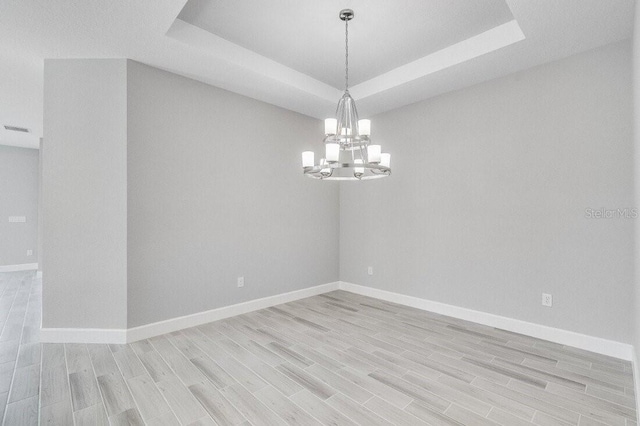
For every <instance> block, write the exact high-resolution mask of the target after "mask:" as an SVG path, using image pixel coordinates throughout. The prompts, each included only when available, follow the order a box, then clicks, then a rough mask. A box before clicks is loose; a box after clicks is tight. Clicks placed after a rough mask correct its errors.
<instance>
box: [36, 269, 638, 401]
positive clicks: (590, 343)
mask: <svg viewBox="0 0 640 426" xmlns="http://www.w3.org/2000/svg"><path fill="white" fill-rule="evenodd" d="M338 289H340V290H345V291H349V292H352V293H356V294H361V295H363V296H369V297H373V298H376V299H381V300H386V301H388V302H393V303H398V304H401V305H405V306H411V307H414V308H418V309H422V310H425V311H430V312H435V313H438V314H442V315H448V316H451V317H454V318H459V319H463V320H467V321H471V322H475V323H478V324H483V325H487V326H490V327H496V328H500V329H503V330H508V331H512V332H515V333H520V334H524V335H527V336H532V337H536V338H539V339H544V340H548V341H551V342H555V343H560V344H562V345H568V346H573V347H576V348H580V349H584V350H588V351H591V352H596V353H599V354H603V355H608V356H612V357H616V358H620V359H624V360H627V361H634V363H633V365H634V377H635V380H636V384H637V386H636V389H640V377H639V374H638V372H637V369H638V363H637V362H636V354H635V352H634V349H633V346H631V345H628V344H625V343H620V342H615V341H612V340H606V339H602V338H599V337H593V336H588V335H586V334H580V333H575V332H573V331H568V330H562V329H558V328H553V327H548V326H544V325H540V324H534V323H530V322H526V321H521V320H517V319H513V318H507V317H503V316H499V315H494V314H489V313H486V312H480V311H474V310H472V309H467V308H461V307H459V306H453V305H447V304H445V303H440V302H434V301H431V300H427V299H421V298H419V297H414V296H407V295H403V294H399V293H393V292H390V291H386V290H379V289H375V288H371V287H366V286H361V285H358V284H352V283H347V282H343V281H338V282H333V283H328V284H321V285H318V286H315V287H310V288H305V289H302V290H296V291H292V292H289V293H283V294H277V295H275V296H269V297H264V298H261V299H255V300H250V301H247V302H243V303H238V304H235V305H230V306H223V307H221V308H217V309H212V310H209V311H204V312H198V313H195V314H191V315H185V316H182V317H177V318H172V319H168V320H165V321H159V322H155V323H152V324H145V325H142V326H139V327H134V328H130V329H126V330H125V329H75V328H43V329H41V331H40V338H41V341H42V342H46V343H115V344H122V343H130V342H135V341H137V340H142V339H148V338H149V337H154V336H159V335H161V334H166V333H171V332H173V331H177V330H182V329H185V328H189V327H195V326H197V325H202V324H206V323H209V322H212V321H218V320H221V319H224V318H229V317H232V316H236V315H241V314H245V313H247V312H253V311H257V310H260V309H264V308H268V307H271V306H275V305H280V304H282V303H288V302H293V301H295V300H299V299H304V298H306V297H311V296H316V295H318V294H323V293H327V292H330V291H334V290H338ZM638 398H639V401H640V392H638Z"/></svg>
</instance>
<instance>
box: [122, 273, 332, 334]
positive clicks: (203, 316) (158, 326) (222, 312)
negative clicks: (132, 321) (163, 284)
mask: <svg viewBox="0 0 640 426" xmlns="http://www.w3.org/2000/svg"><path fill="white" fill-rule="evenodd" d="M338 287H339V282H337V281H336V282H333V283H328V284H321V285H317V286H315V287H309V288H304V289H302V290H295V291H291V292H288V293H282V294H277V295H275V296H268V297H263V298H262V299H255V300H249V301H248V302H243V303H238V304H236V305H230V306H223V307H221V308H217V309H212V310H210V311H204V312H198V313H195V314H191V315H185V316H183V317H178V318H171V319H169V320H165V321H159V322H154V323H152V324H146V325H141V326H139V327H134V328H130V329H128V330H127V342H135V341H136V340H142V339H148V338H149V337H153V336H159V335H161V334H166V333H171V332H173V331H177V330H182V329H184V328H189V327H195V326H197V325H202V324H206V323H209V322H212V321H218V320H221V319H224V318H229V317H233V316H236V315H241V314H246V313H247V312H253V311H257V310H260V309H264V308H269V307H271V306H275V305H280V304H282V303H288V302H293V301H294V300H300V299H304V298H305V297H311V296H316V295H318V294H322V293H327V292H329V291H333V290H337V289H338Z"/></svg>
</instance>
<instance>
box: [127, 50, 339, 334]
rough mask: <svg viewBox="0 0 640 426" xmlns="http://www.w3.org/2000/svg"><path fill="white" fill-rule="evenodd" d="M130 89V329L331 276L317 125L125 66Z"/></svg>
mask: <svg viewBox="0 0 640 426" xmlns="http://www.w3.org/2000/svg"><path fill="white" fill-rule="evenodd" d="M128 86H129V92H128V95H129V96H128V139H129V140H128V223H129V226H128V229H129V232H128V265H129V269H128V325H129V327H135V326H138V325H142V324H147V323H150V322H155V321H159V320H165V319H169V318H173V317H177V316H181V315H187V314H192V313H197V312H201V311H205V310H208V309H213V308H217V307H221V306H225V305H230V304H234V303H239V302H243V301H247V300H251V299H255V298H259V297H265V296H270V295H275V294H280V293H284V292H288V291H292V290H298V289H302V288H306V287H310V286H313V285H317V284H324V283H327V282H332V281H337V280H338V247H339V245H338V225H339V205H338V186H337V185H336V184H335V183H329V182H318V181H315V180H310V179H308V178H305V177H304V176H302V171H301V168H300V153H301V152H302V151H303V150H305V149H308V148H310V147H311V148H312V147H314V146H315V147H316V148H317V147H318V146H321V143H322V131H323V129H322V123H321V122H320V121H319V120H316V119H312V118H309V117H306V116H303V115H300V114H296V113H293V112H291V111H287V110H284V109H281V108H277V107H274V106H272V105H268V104H265V103H262V102H258V101H255V100H252V99H249V98H246V97H243V96H239V95H237V94H233V93H231V92H227V91H225V90H222V89H218V88H215V87H211V86H208V85H205V84H202V83H199V82H196V81H193V80H189V79H186V78H184V77H180V76H177V75H175V74H171V73H168V72H164V71H160V70H158V69H155V68H151V67H148V66H145V65H142V64H139V63H136V62H133V61H129V63H128ZM238 276H244V278H245V286H244V288H237V286H236V279H237V277H238Z"/></svg>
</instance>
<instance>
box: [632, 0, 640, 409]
mask: <svg viewBox="0 0 640 426" xmlns="http://www.w3.org/2000/svg"><path fill="white" fill-rule="evenodd" d="M634 21H635V25H634V31H633V124H634V128H633V142H634V154H635V161H634V164H635V168H634V170H635V201H636V205H637V206H640V2H636V13H635V20H634ZM635 243H636V245H635V256H634V260H635V266H636V269H635V294H634V296H635V297H634V309H635V317H634V321H633V325H634V327H633V331H634V339H633V346H634V348H635V355H636V360H635V361H636V371H634V374H635V373H636V372H637V371H639V368H638V367H640V366H639V365H637V363H638V360H639V359H640V225H639V224H638V222H636V227H635ZM635 380H636V400H637V407H636V408H637V409H638V410H640V392H638V391H639V390H640V377H637V376H636V377H635Z"/></svg>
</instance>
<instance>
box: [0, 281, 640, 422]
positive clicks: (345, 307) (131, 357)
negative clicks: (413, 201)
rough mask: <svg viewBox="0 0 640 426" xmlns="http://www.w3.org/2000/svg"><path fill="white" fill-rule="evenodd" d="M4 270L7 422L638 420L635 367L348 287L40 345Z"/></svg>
mask: <svg viewBox="0 0 640 426" xmlns="http://www.w3.org/2000/svg"><path fill="white" fill-rule="evenodd" d="M40 304H41V285H40V282H39V280H37V279H35V276H34V274H33V272H17V273H0V325H1V329H2V332H1V333H0V410H1V418H2V419H3V424H6V425H12V426H13V425H35V424H38V423H40V424H51V425H54V424H57V425H75V426H81V425H107V424H111V425H143V424H147V425H215V424H220V425H322V424H324V425H367V426H369V425H389V424H395V425H426V424H428V425H505V426H512V425H513V426H518V425H538V426H547V425H579V426H590V425H614V426H636V411H635V402H634V401H635V400H634V389H633V378H632V372H631V371H632V370H631V364H630V363H629V362H625V361H622V360H618V359H615V358H611V357H607V356H602V355H598V354H594V353H590V352H586V351H583V350H580V349H576V348H571V347H566V346H562V345H558V344H554V343H551V342H547V341H543V340H538V339H534V338H530V337H526V336H522V335H519V334H515V333H511V332H507V331H503V330H498V329H494V328H490V327H486V326H481V325H478V324H474V323H470V322H466V321H462V320H457V319H453V318H449V317H444V316H441V315H436V314H432V313H428V312H424V311H419V310H416V309H412V308H408V307H403V306H399V305H395V304H392V303H387V302H383V301H379V300H375V299H371V298H367V297H363V296H359V295H355V294H351V293H347V292H343V291H336V292H332V293H328V294H325V295H321V296H316V297H311V298H308V299H304V300H300V301H297V302H292V303H287V304H284V305H279V306H277V307H273V308H269V309H264V310H261V311H257V312H253V313H249V314H245V315H241V316H237V317H234V318H230V319H226V320H222V321H218V322H214V323H210V324H206V325H203V326H200V327H195V328H190V329H186V330H182V331H180V332H175V333H170V334H167V335H163V336H159V337H154V338H151V339H148V340H143V341H139V342H136V343H133V344H130V345H84V344H40V343H39V342H38V326H39V324H40Z"/></svg>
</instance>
